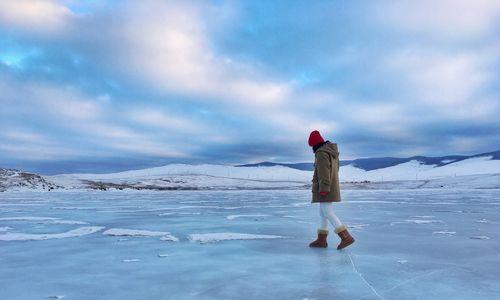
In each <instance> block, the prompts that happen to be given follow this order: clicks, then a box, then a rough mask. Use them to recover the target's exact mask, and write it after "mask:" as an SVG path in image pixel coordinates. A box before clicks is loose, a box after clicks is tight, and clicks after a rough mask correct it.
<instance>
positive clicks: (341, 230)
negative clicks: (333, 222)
mask: <svg viewBox="0 0 500 300" xmlns="http://www.w3.org/2000/svg"><path fill="white" fill-rule="evenodd" d="M335 233H336V234H338V235H339V237H340V239H341V241H340V244H339V245H338V246H337V250H340V249H344V248H345V247H347V246H349V245H351V244H352V243H354V238H353V237H352V236H351V235H350V234H349V231H347V228H346V227H345V226H344V225H342V226H340V227H337V228H335Z"/></svg>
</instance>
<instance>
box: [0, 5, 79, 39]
mask: <svg viewBox="0 0 500 300" xmlns="http://www.w3.org/2000/svg"><path fill="white" fill-rule="evenodd" d="M72 17H73V13H72V12H71V10H69V9H68V8H67V7H66V6H64V5H62V4H60V3H58V1H53V0H0V24H1V25H4V26H12V27H15V28H22V29H24V30H28V31H33V32H45V33H56V32H58V31H61V30H64V29H65V26H66V25H67V24H68V22H69V21H70V19H71V18H72Z"/></svg>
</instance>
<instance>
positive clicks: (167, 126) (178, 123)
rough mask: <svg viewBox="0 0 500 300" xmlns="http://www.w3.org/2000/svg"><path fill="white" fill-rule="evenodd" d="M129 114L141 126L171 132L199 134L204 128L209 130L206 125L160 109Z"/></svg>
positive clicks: (134, 111)
mask: <svg viewBox="0 0 500 300" xmlns="http://www.w3.org/2000/svg"><path fill="white" fill-rule="evenodd" d="M128 114H129V118H130V119H131V120H133V121H135V122H137V123H139V124H142V125H146V126H150V127H153V128H158V129H164V130H170V131H174V130H175V131H182V132H185V133H199V132H200V131H204V128H205V129H207V126H208V125H207V124H204V125H203V127H202V126H200V125H199V124H200V122H199V121H198V122H194V121H193V120H190V119H188V118H185V117H179V116H174V115H173V114H167V113H165V112H164V111H161V110H158V109H131V110H130V111H129V112H128Z"/></svg>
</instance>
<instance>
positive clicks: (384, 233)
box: [0, 189, 500, 300]
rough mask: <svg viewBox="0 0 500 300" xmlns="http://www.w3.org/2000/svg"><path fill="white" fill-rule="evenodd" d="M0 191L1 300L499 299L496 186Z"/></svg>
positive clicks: (499, 198)
mask: <svg viewBox="0 0 500 300" xmlns="http://www.w3.org/2000/svg"><path fill="white" fill-rule="evenodd" d="M309 198H310V192H309V191H305V190H297V191H290V190H288V191H277V190H274V191H267V190H261V191H199V192H198V191H169V192H129V191H128V192H125V191H123V192H55V193H54V192H26V193H0V266H1V268H0V299H5V300H8V299H20V300H21V299H22V300H29V299H82V300H83V299H85V300H87V299H500V230H499V229H500V226H499V225H500V190H494V189H492V190H473V189H470V190H453V189H434V190H385V191H384V190H352V191H345V192H344V193H343V199H344V202H342V203H340V204H335V205H334V208H335V209H336V212H337V213H338V215H339V217H340V218H341V220H343V221H344V222H345V223H346V224H347V225H348V227H349V228H350V231H351V233H352V235H353V236H354V237H355V238H356V240H357V242H356V243H355V244H354V245H353V246H351V247H349V248H347V249H346V250H343V251H337V250H336V249H335V245H336V244H337V242H338V240H337V237H336V236H334V235H331V236H330V237H329V243H330V248H328V249H326V250H325V249H310V248H308V247H307V245H308V243H309V242H311V241H312V240H313V239H314V238H315V233H316V229H317V225H318V221H319V220H318V219H319V218H318V212H317V210H318V207H317V205H313V204H310V203H309Z"/></svg>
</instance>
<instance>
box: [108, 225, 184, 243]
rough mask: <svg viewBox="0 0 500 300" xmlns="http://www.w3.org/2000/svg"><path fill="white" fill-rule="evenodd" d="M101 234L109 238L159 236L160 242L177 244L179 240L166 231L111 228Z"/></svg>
mask: <svg viewBox="0 0 500 300" xmlns="http://www.w3.org/2000/svg"><path fill="white" fill-rule="evenodd" d="M102 234H104V235H110V236H137V237H145V236H161V239H160V240H162V241H173V242H178V241H179V239H178V238H176V237H175V236H173V235H171V234H170V232H166V231H150V230H138V229H123V228H111V229H108V230H106V231H104V232H103V233H102Z"/></svg>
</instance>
